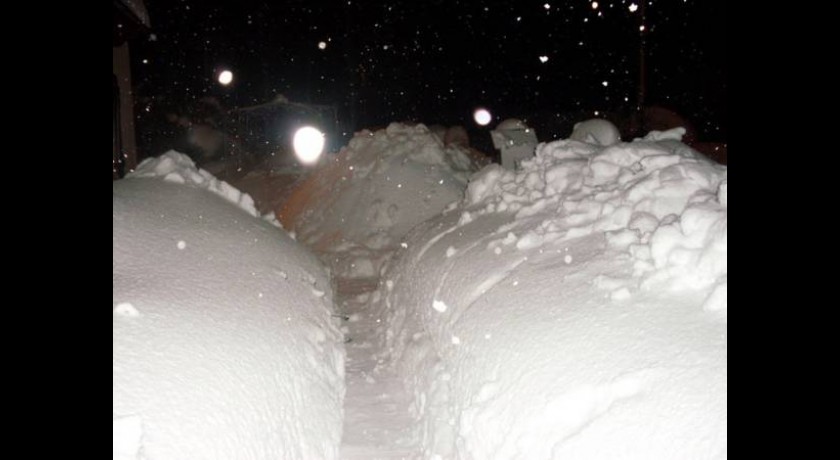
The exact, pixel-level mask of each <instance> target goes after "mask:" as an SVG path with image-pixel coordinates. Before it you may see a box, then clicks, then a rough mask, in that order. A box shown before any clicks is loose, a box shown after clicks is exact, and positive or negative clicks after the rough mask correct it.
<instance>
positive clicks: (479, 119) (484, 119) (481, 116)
mask: <svg viewBox="0 0 840 460" xmlns="http://www.w3.org/2000/svg"><path fill="white" fill-rule="evenodd" d="M473 119H474V120H475V122H476V123H478V124H479V125H481V126H487V125H488V124H489V123H490V120H492V119H493V116H492V115H490V111H488V110H487V109H485V108H483V107H481V108H478V109H475V112H473Z"/></svg>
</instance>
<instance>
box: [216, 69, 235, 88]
mask: <svg viewBox="0 0 840 460" xmlns="http://www.w3.org/2000/svg"><path fill="white" fill-rule="evenodd" d="M232 81H233V72H231V71H230V70H223V71H222V72H221V73H220V74H219V83H221V84H223V85H229V84H230V82H232Z"/></svg>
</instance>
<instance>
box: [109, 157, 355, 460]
mask: <svg viewBox="0 0 840 460" xmlns="http://www.w3.org/2000/svg"><path fill="white" fill-rule="evenodd" d="M147 177H148V178H147ZM161 178H163V179H165V180H160V179H161ZM208 191H210V192H215V195H214V194H213V193H208ZM231 203H234V204H237V205H238V206H239V207H237V206H234V205H232V204H231ZM255 214H256V212H255V211H254V209H253V204H252V202H251V201H250V198H249V197H247V195H244V194H241V193H239V192H238V191H236V190H235V189H233V188H232V187H230V186H229V185H227V184H225V183H224V182H221V181H218V180H217V179H215V178H213V177H212V176H211V175H209V174H208V173H206V172H205V171H202V170H198V169H196V168H195V166H194V165H193V164H192V162H191V161H190V160H189V159H188V158H187V157H185V156H183V155H181V154H178V153H176V152H169V153H167V154H166V155H164V156H162V157H160V158H156V159H151V160H147V162H145V163H144V164H141V166H140V167H139V168H138V172H137V173H136V174H134V175H133V177H131V178H128V179H125V180H121V181H117V182H114V199H113V221H114V222H113V227H114V241H113V245H114V254H113V256H114V257H113V264H114V270H113V273H114V274H113V277H114V279H113V300H114V308H113V320H114V349H113V355H114V363H113V366H114V395H113V396H114V408H113V418H114V458H124V459H136V458H151V459H161V460H163V459H178V460H180V459H210V458H237V459H277V458H285V459H313V458H325V459H326V458H337V457H338V446H339V442H340V437H341V423H342V400H343V394H344V381H343V377H344V348H343V344H342V337H341V334H340V332H339V331H338V330H337V328H336V325H335V324H334V323H335V319H334V318H332V317H331V303H332V300H331V297H332V291H331V289H330V283H329V280H328V278H327V275H326V273H325V271H324V269H323V266H322V265H321V263H320V262H318V261H317V260H316V259H315V258H314V257H313V256H311V255H310V254H309V253H308V252H307V251H306V250H305V249H304V248H302V247H301V246H300V245H299V244H298V243H296V242H295V241H293V240H292V239H291V238H289V237H288V236H287V235H286V233H285V232H284V231H282V230H280V229H278V228H277V227H276V226H272V225H271V224H269V223H268V222H265V221H262V220H260V219H257V218H255Z"/></svg>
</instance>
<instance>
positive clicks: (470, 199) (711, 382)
mask: <svg viewBox="0 0 840 460" xmlns="http://www.w3.org/2000/svg"><path fill="white" fill-rule="evenodd" d="M679 139H680V131H679V130H674V131H671V132H659V133H657V132H654V133H651V135H649V136H648V137H646V138H645V139H637V140H636V141H634V142H631V143H618V144H615V145H612V146H607V147H604V146H599V145H597V144H587V143H582V142H578V141H574V140H562V141H557V142H552V143H548V144H541V145H540V146H539V147H538V148H537V152H536V156H535V157H534V158H533V159H532V160H530V161H526V162H525V163H524V165H523V169H522V170H521V171H506V170H504V169H502V168H500V167H499V166H498V165H491V166H488V167H486V168H484V169H483V170H481V171H480V172H478V173H477V174H475V175H473V177H472V178H471V180H470V184H469V187H468V189H467V192H466V196H465V198H464V200H463V201H462V202H461V203H460V204H458V205H457V206H453V207H452V208H451V209H449V210H448V211H447V212H445V213H444V214H443V215H441V216H439V217H437V218H434V219H432V220H430V221H427V222H424V223H422V224H420V225H419V226H418V227H416V228H415V229H414V230H413V231H412V232H411V233H410V234H409V236H408V237H407V238H406V239H405V245H404V248H405V249H402V250H400V252H399V253H398V254H397V255H396V256H395V257H396V259H395V261H394V262H393V264H392V265H391V266H390V268H389V269H388V270H387V271H386V273H385V275H384V279H383V284H382V287H381V289H380V291H379V292H377V293H376V295H375V296H374V297H375V298H378V299H379V302H380V306H381V308H382V314H383V315H384V316H386V317H387V321H386V323H387V325H388V331H387V342H388V346H389V348H390V350H391V354H392V357H393V358H394V360H395V363H396V364H395V366H396V368H397V369H398V371H399V372H400V374H401V375H402V378H403V380H404V382H405V384H406V386H407V387H408V388H409V391H410V392H411V393H412V394H413V400H414V403H413V405H412V413H413V415H414V417H415V418H416V419H417V421H418V423H419V428H418V430H417V433H416V437H417V440H418V442H419V443H420V444H421V445H422V446H423V458H441V459H453V458H457V459H523V460H524V459H566V458H575V459H616V458H637V459H674V458H680V459H711V458H725V457H726V445H727V443H726V430H727V423H726V420H727V416H726V415H727V412H726V400H727V391H726V382H727V379H726V356H727V353H726V350H727V347H726V323H727V315H726V311H727V301H726V282H727V280H726V275H727V264H726V252H727V243H726V240H727V238H726V234H727V199H726V190H727V169H726V167H725V166H720V165H717V164H714V163H712V162H710V161H707V160H706V159H705V158H703V157H701V156H698V155H696V154H695V153H694V152H693V151H691V150H690V149H689V148H688V147H686V146H685V145H684V144H682V143H681V142H679Z"/></svg>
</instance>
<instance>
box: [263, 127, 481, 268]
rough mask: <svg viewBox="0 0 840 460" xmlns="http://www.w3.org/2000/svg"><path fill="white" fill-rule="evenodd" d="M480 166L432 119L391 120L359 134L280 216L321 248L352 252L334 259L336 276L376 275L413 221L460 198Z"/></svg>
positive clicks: (302, 237) (294, 196)
mask: <svg viewBox="0 0 840 460" xmlns="http://www.w3.org/2000/svg"><path fill="white" fill-rule="evenodd" d="M474 169H475V168H474V166H473V160H471V157H470V156H469V153H468V151H467V150H466V149H464V148H461V147H459V146H456V145H452V146H444V144H443V142H442V140H441V139H439V138H438V137H436V136H435V135H433V134H432V133H431V132H430V131H429V129H428V128H427V127H426V126H425V125H422V124H418V125H414V126H410V125H405V124H401V123H392V124H391V125H389V126H388V127H387V128H386V129H381V130H378V131H376V132H371V131H367V130H364V131H361V132H359V133H357V134H356V136H355V137H354V138H353V139H352V140H351V141H350V143H349V145H348V146H347V147H345V148H343V149H342V150H341V152H339V154H338V155H337V156H336V157H334V158H333V159H331V160H330V161H329V163H327V164H326V165H324V166H323V167H322V168H321V169H319V170H318V171H316V172H315V173H313V174H312V175H311V176H310V177H309V178H308V179H307V180H306V181H305V182H304V183H303V184H301V186H300V187H298V188H297V190H296V191H295V192H294V193H293V194H292V196H291V197H290V199H289V200H288V201H287V202H286V203H285V204H284V207H283V209H282V210H281V211H280V212H279V217H280V220H281V222H283V225H284V226H285V227H286V228H289V229H292V230H294V231H295V232H296V234H297V238H298V240H299V241H302V242H304V243H305V244H307V245H308V246H310V247H312V248H314V249H315V250H316V251H319V252H332V253H335V254H340V255H344V256H346V255H349V257H341V260H339V261H337V262H335V261H330V262H332V265H333V267H334V268H335V269H336V276H339V277H344V278H353V277H357V278H358V277H373V276H377V275H378V273H379V264H380V263H381V261H382V260H383V259H384V257H385V254H386V253H390V250H391V249H393V247H394V245H395V244H396V243H398V242H399V240H400V238H401V237H402V236H403V235H405V234H406V233H407V232H408V231H409V230H410V229H411V228H412V227H414V226H415V225H417V224H418V223H420V222H422V221H424V220H427V219H429V218H431V217H433V216H435V215H437V214H439V213H440V212H441V211H442V210H443V209H444V207H446V205H448V204H450V203H452V202H454V201H457V200H460V199H461V197H462V196H463V192H464V189H465V188H466V185H467V177H468V175H469V174H470V173H471V172H473V171H474ZM328 261H329V260H328Z"/></svg>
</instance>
